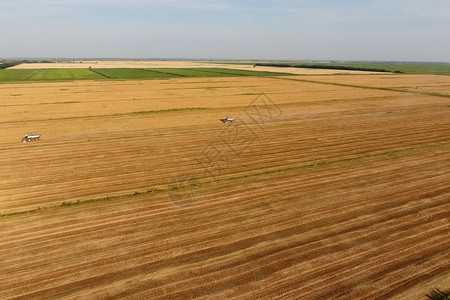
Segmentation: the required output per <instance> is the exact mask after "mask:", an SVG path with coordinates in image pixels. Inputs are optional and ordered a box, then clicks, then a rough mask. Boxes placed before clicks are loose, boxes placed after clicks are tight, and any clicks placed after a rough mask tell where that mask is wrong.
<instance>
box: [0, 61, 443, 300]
mask: <svg viewBox="0 0 450 300" xmlns="http://www.w3.org/2000/svg"><path fill="white" fill-rule="evenodd" d="M256 69H258V68H256ZM4 71H8V72H10V73H7V75H5V74H6V73H3V72H4ZM11 71H14V72H11ZM33 72H35V73H33ZM39 74H40V75H39ZM13 75H14V76H13ZM1 76H6V78H9V79H8V80H11V81H14V82H9V83H8V82H5V80H2V81H3V84H0V130H1V131H2V139H1V140H0V170H1V171H2V172H0V249H1V251H0V264H1V271H0V282H1V285H0V299H113V298H115V299H118V298H132V299H192V298H201V299H234V298H236V299H277V298H286V299H363V298H366V299H425V298H426V297H425V295H426V294H427V293H429V292H430V291H431V290H433V289H435V288H439V289H441V290H446V289H448V287H450V271H449V270H450V252H449V247H448V246H449V244H450V235H449V232H450V223H449V215H450V201H449V200H450V184H449V182H450V98H449V97H448V96H449V95H450V77H448V76H433V75H394V74H382V75H379V74H370V75H356V73H355V75H331V74H327V75H319V74H316V75H312V76H306V75H304V76H293V75H292V74H288V75H287V74H280V73H253V72H252V71H251V70H236V69H226V68H223V69H222V68H206V69H204V68H182V69H179V68H151V69H139V68H135V69H124V68H119V69H118V68H95V69H93V70H90V69H70V70H68V69H54V70H53V71H50V70H33V69H10V70H3V71H0V78H5V77H1ZM89 76H93V77H92V78H89ZM152 76H153V77H152ZM158 76H159V77H158ZM11 78H15V79H11ZM127 78H128V79H130V78H132V79H134V80H127ZM77 79H83V80H77ZM88 79H92V80H88ZM96 79H101V80H96ZM104 79H108V80H104ZM119 79H120V80H119ZM147 79H152V80H147ZM0 80H1V79H0ZM38 80H41V81H38ZM54 80H56V82H49V81H54ZM65 80H67V81H65ZM33 81H38V82H33ZM226 116H231V117H235V118H236V120H235V122H234V123H229V124H225V123H223V122H221V121H220V120H221V119H223V118H225V117H226ZM27 133H38V134H41V140H40V141H38V142H30V143H21V138H22V137H23V136H24V135H25V134H27Z"/></svg>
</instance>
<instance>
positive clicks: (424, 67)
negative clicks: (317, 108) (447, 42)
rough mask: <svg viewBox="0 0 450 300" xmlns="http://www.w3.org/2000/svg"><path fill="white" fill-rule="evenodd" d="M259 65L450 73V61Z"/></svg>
mask: <svg viewBox="0 0 450 300" xmlns="http://www.w3.org/2000/svg"><path fill="white" fill-rule="evenodd" d="M256 64H257V65H261V66H264V65H267V66H268V65H272V66H283V67H296V68H315V69H320V68H321V67H323V68H324V69H327V68H332V69H337V70H339V69H340V67H343V68H342V69H344V68H355V69H360V70H362V71H369V70H370V69H376V70H384V71H387V72H398V73H404V74H423V75H426V74H429V75H450V63H425V62H423V63H422V62H341V61H339V62H338V61H336V62H320V61H319V62H302V61H297V62H281V61H280V62H278V61H272V62H258V63H256Z"/></svg>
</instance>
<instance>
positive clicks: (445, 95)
mask: <svg viewBox="0 0 450 300" xmlns="http://www.w3.org/2000/svg"><path fill="white" fill-rule="evenodd" d="M266 78H271V79H279V80H290V81H300V82H307V83H318V84H327V85H336V86H343V87H352V88H360V89H367V90H380V91H390V92H397V93H408V94H413V95H425V96H434V97H441V98H450V95H447V94H441V93H431V92H430V93H428V92H414V91H408V90H402V89H396V88H384V87H376V86H365V85H355V84H345V83H337V82H323V81H316V80H308V79H297V78H283V77H275V76H267V77H266Z"/></svg>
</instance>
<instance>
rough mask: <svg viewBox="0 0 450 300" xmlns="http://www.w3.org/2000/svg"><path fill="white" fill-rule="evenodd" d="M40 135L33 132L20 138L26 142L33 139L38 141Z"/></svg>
mask: <svg viewBox="0 0 450 300" xmlns="http://www.w3.org/2000/svg"><path fill="white" fill-rule="evenodd" d="M40 137H41V135H40V134H33V133H29V134H27V135H26V136H24V137H23V138H22V143H27V142H33V141H39V138H40Z"/></svg>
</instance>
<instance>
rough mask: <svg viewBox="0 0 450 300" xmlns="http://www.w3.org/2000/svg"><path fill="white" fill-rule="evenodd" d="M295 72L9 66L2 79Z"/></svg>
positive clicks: (269, 74) (156, 77) (132, 77)
mask: <svg viewBox="0 0 450 300" xmlns="http://www.w3.org/2000/svg"><path fill="white" fill-rule="evenodd" d="M279 75H291V74H285V73H276V72H260V71H245V70H232V69H222V68H192V69H190V68H155V69H153V68H152V69H140V68H112V69H102V68H100V69H5V70H0V82H29V81H58V80H61V81H64V80H80V79H104V80H106V79H120V80H125V79H167V78H179V77H184V78H186V77H236V76H257V77H261V76H279Z"/></svg>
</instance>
